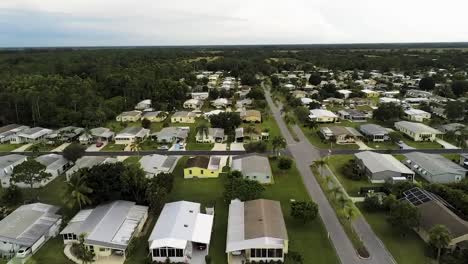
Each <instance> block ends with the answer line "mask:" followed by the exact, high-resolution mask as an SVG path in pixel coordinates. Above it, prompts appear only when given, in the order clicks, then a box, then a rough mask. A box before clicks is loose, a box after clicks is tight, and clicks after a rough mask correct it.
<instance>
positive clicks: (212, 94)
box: [208, 89, 219, 100]
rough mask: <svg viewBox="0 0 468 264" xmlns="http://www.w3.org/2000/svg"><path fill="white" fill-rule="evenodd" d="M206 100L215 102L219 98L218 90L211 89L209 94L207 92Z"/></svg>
mask: <svg viewBox="0 0 468 264" xmlns="http://www.w3.org/2000/svg"><path fill="white" fill-rule="evenodd" d="M208 98H209V99H210V100H216V99H218V98H219V91H218V89H211V90H210V91H209V92H208Z"/></svg>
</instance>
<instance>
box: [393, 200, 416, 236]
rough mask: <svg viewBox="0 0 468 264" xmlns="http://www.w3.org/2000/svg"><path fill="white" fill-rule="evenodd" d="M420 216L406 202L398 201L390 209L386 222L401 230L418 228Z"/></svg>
mask: <svg viewBox="0 0 468 264" xmlns="http://www.w3.org/2000/svg"><path fill="white" fill-rule="evenodd" d="M419 220H420V215H419V211H418V209H417V208H416V207H415V206H413V205H411V204H410V203H408V202H402V201H398V202H397V203H396V204H395V205H394V206H392V208H390V214H389V217H388V221H389V222H390V224H392V225H394V226H397V227H400V228H401V229H402V230H407V229H410V228H415V227H418V226H419Z"/></svg>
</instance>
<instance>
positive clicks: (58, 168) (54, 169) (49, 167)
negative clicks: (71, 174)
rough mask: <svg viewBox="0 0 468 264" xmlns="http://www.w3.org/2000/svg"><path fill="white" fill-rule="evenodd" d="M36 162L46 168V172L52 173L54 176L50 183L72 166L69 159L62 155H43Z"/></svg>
mask: <svg viewBox="0 0 468 264" xmlns="http://www.w3.org/2000/svg"><path fill="white" fill-rule="evenodd" d="M36 161H37V162H39V163H41V164H42V165H44V166H46V170H45V172H47V173H50V174H51V175H52V177H51V178H50V179H49V180H48V182H50V181H52V180H53V179H55V178H56V177H57V176H59V175H60V174H62V173H64V172H65V171H66V170H67V168H69V165H70V162H69V161H68V160H67V159H65V158H64V157H63V156H62V155H58V154H46V155H42V156H39V157H37V158H36ZM46 184H47V183H46Z"/></svg>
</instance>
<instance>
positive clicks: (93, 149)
mask: <svg viewBox="0 0 468 264" xmlns="http://www.w3.org/2000/svg"><path fill="white" fill-rule="evenodd" d="M102 143H103V144H102V146H100V147H96V144H92V145H90V146H89V147H88V148H87V149H86V151H87V152H97V151H101V150H102V149H103V148H104V147H105V146H106V145H107V144H108V142H102Z"/></svg>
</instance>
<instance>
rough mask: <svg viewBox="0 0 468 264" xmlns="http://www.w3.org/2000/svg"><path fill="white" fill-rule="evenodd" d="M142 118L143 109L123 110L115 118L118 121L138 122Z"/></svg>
mask: <svg viewBox="0 0 468 264" xmlns="http://www.w3.org/2000/svg"><path fill="white" fill-rule="evenodd" d="M140 118H141V111H137V110H133V111H128V112H123V113H121V114H120V115H118V116H117V117H116V118H115V120H117V122H136V121H138V120H140Z"/></svg>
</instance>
